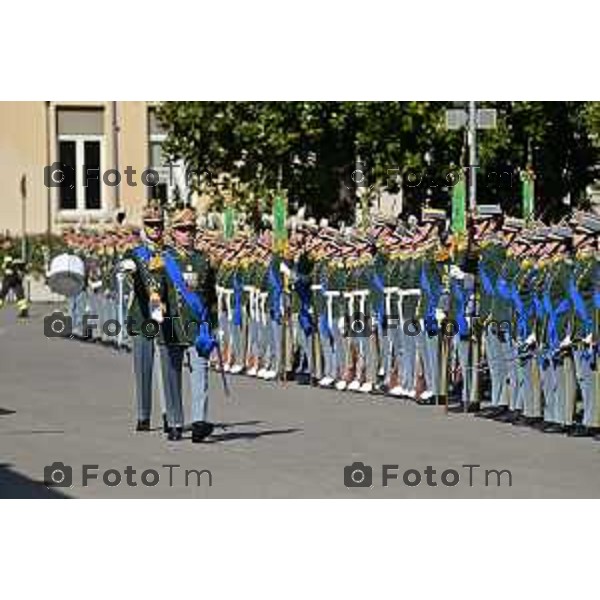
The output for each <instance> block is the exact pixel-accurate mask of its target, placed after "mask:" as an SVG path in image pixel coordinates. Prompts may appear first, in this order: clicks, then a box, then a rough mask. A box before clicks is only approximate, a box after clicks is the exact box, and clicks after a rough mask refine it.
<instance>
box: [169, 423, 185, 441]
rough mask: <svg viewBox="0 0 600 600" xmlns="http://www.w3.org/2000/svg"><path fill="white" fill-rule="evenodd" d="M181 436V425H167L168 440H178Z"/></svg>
mask: <svg viewBox="0 0 600 600" xmlns="http://www.w3.org/2000/svg"><path fill="white" fill-rule="evenodd" d="M182 437H183V427H169V432H168V434H167V439H168V440H169V441H170V442H178V441H179V440H181V438H182Z"/></svg>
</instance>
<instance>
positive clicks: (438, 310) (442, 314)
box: [435, 308, 446, 323]
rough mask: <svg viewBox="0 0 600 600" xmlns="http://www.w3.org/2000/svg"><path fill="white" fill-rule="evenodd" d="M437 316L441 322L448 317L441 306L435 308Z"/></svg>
mask: <svg viewBox="0 0 600 600" xmlns="http://www.w3.org/2000/svg"><path fill="white" fill-rule="evenodd" d="M435 318H436V319H437V321H438V323H441V322H442V321H443V320H444V319H445V318H446V313H445V312H444V311H443V310H442V309H441V308H436V309H435Z"/></svg>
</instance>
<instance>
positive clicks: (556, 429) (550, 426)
mask: <svg viewBox="0 0 600 600" xmlns="http://www.w3.org/2000/svg"><path fill="white" fill-rule="evenodd" d="M542 431H543V432H544V433H564V432H565V428H564V427H563V426H562V425H559V424H558V423H546V425H545V426H544V427H543V428H542Z"/></svg>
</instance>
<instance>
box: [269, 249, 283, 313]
mask: <svg viewBox="0 0 600 600" xmlns="http://www.w3.org/2000/svg"><path fill="white" fill-rule="evenodd" d="M268 277H269V283H270V284H271V297H270V302H269V304H270V313H271V318H272V319H274V320H275V321H276V322H277V323H280V322H281V294H282V291H283V286H282V285H281V281H280V279H279V277H278V276H277V273H276V272H275V262H274V261H271V264H270V265H269V272H268Z"/></svg>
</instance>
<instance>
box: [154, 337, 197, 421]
mask: <svg viewBox="0 0 600 600" xmlns="http://www.w3.org/2000/svg"><path fill="white" fill-rule="evenodd" d="M160 353H161V365H162V373H163V381H164V389H165V400H166V408H167V422H168V424H169V426H170V427H183V423H184V414H183V394H182V371H183V363H184V358H185V359H186V366H187V367H188V368H189V375H190V393H191V400H192V401H191V405H192V406H191V412H192V422H195V421H206V415H207V411H208V360H207V359H206V358H203V357H202V356H199V355H198V352H197V351H196V349H195V348H194V347H193V346H192V347H188V348H186V347H185V346H161V347H160Z"/></svg>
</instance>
